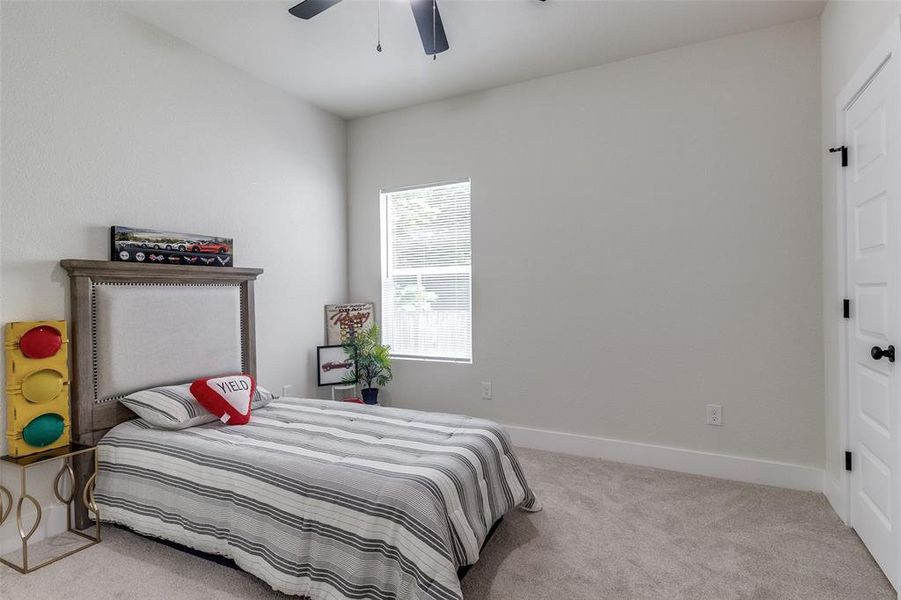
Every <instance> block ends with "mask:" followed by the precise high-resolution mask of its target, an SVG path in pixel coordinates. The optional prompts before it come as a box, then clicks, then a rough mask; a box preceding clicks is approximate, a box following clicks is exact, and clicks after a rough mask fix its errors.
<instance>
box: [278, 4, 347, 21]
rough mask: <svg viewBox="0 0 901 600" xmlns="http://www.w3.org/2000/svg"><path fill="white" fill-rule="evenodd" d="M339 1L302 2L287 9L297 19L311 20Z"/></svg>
mask: <svg viewBox="0 0 901 600" xmlns="http://www.w3.org/2000/svg"><path fill="white" fill-rule="evenodd" d="M339 2H341V0H303V2H301V3H300V4H298V5H296V6H293V7H291V8H289V9H288V12H289V13H291V14H292V15H294V16H295V17H297V18H298V19H312V18H313V17H315V16H316V15H318V14H319V13H321V12H322V11H324V10H325V9H326V8H331V7H333V6H334V5H336V4H338V3H339Z"/></svg>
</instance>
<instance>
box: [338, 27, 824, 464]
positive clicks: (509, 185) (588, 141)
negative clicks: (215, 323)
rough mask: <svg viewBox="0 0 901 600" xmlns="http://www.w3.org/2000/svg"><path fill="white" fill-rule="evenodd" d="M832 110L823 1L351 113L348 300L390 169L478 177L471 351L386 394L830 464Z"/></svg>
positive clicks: (370, 265) (393, 176) (369, 267)
mask: <svg viewBox="0 0 901 600" xmlns="http://www.w3.org/2000/svg"><path fill="white" fill-rule="evenodd" d="M819 133H820V132H819V45H818V22H817V21H816V20H809V21H804V22H798V23H793V24H789V25H785V26H780V27H775V28H771V29H765V30H760V31H756V32H751V33H747V34H742V35H737V36H733V37H728V38H723V39H720V40H715V41H712V42H708V43H704V44H698V45H693V46H688V47H684V48H679V49H676V50H670V51H666V52H660V53H657V54H653V55H649V56H645V57H641V58H636V59H631V60H628V61H623V62H619V63H615V64H610V65H606V66H601V67H597V68H591V69H584V70H580V71H574V72H570V73H566V74H562V75H558V76H553V77H547V78H543V79H538V80H534V81H531V82H527V83H523V84H517V85H511V86H507V87H503V88H497V89H494V90H490V91H487V92H483V93H477V94H472V95H467V96H461V97H458V98H454V99H451V100H447V101H442V102H435V103H430V104H425V105H420V106H416V107H412V108H408V109H404V110H399V111H395V112H391V113H386V114H382V115H376V116H373V117H369V118H364V119H359V120H355V121H351V123H350V125H349V136H348V144H349V160H348V169H349V173H350V185H349V194H350V195H349V218H350V237H349V240H350V291H351V296H352V297H353V299H355V300H370V299H372V300H378V298H379V289H380V281H379V278H380V270H379V221H378V206H379V199H378V193H379V189H380V188H392V187H396V186H404V185H412V184H422V183H428V182H433V181H446V180H451V179H457V178H463V177H471V178H472V205H473V269H474V279H473V294H474V296H473V302H474V317H473V318H474V341H473V345H474V347H473V352H474V363H473V364H472V365H459V364H446V363H421V362H410V361H403V362H401V361H398V364H397V367H396V378H395V382H393V383H392V384H391V386H390V387H389V388H388V390H387V391H388V396H389V397H390V399H391V401H392V402H393V403H394V404H396V405H399V406H407V407H417V408H426V409H434V410H443V411H454V412H463V413H469V414H474V415H479V416H485V417H490V418H495V419H498V420H501V421H503V422H505V423H509V424H518V425H525V426H530V427H535V428H541V429H548V430H555V431H565V432H573V433H582V434H588V435H596V436H604V437H611V438H618V439H625V440H632V441H639V442H648V443H653V444H662V445H667V446H675V447H681V448H691V449H697V450H706V451H713V452H721V453H727V454H734V455H738V456H745V457H755V458H762V459H771V460H775V461H784V462H789V463H796V464H801V465H807V466H814V467H821V466H822V464H823V434H822V432H823V401H822V379H823V372H822V352H821V348H822V336H821V316H820V315H821V311H820V285H821V281H820V260H821V259H820V248H821V238H820V202H819V197H820V171H819V169H820V160H819V157H820V150H821V149H820V147H819V137H820V135H819ZM480 381H492V382H493V384H494V396H495V397H494V399H493V400H491V401H483V400H480V399H479V393H480V386H479V382H480ZM707 403H717V404H722V405H723V406H724V421H725V425H724V426H723V427H710V426H707V425H706V424H705V405H706V404H707Z"/></svg>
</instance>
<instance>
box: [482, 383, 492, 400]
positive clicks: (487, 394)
mask: <svg viewBox="0 0 901 600" xmlns="http://www.w3.org/2000/svg"><path fill="white" fill-rule="evenodd" d="M482 400H491V382H490V381H483V382H482Z"/></svg>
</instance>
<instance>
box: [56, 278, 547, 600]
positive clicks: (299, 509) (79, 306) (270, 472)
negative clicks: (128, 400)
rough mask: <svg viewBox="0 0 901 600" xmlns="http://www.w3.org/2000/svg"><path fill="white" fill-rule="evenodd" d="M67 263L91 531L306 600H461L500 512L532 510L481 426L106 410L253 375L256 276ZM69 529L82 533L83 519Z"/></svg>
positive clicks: (503, 450) (518, 476)
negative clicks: (89, 470) (120, 534)
mask: <svg viewBox="0 0 901 600" xmlns="http://www.w3.org/2000/svg"><path fill="white" fill-rule="evenodd" d="M62 264H63V266H64V268H66V270H67V271H68V272H69V276H70V280H71V288H70V289H71V294H72V315H73V319H72V321H73V322H72V326H73V336H74V340H73V341H74V348H75V352H74V357H75V364H74V365H73V366H74V371H75V374H76V377H75V379H74V380H73V385H72V390H73V410H72V412H73V425H72V427H73V437H74V438H75V439H76V441H79V442H82V443H96V444H97V445H98V448H99V457H100V460H99V465H100V469H99V474H98V477H97V479H96V484H95V489H94V493H93V499H94V504H95V506H93V507H91V508H96V510H97V513H98V514H99V516H100V519H101V520H103V521H109V522H114V523H118V524H121V525H124V526H126V527H128V528H130V529H133V530H135V531H137V532H139V533H142V534H144V535H149V536H153V537H158V538H161V539H163V540H167V541H169V542H175V543H177V544H181V545H183V546H186V547H189V548H193V549H195V550H199V551H202V552H206V553H210V554H217V555H222V556H225V557H228V558H230V559H232V560H233V561H234V562H235V563H236V564H237V565H238V566H239V567H240V568H242V569H244V570H246V571H247V572H249V573H252V574H254V575H256V576H257V577H259V578H260V579H262V580H263V581H265V582H266V583H268V584H269V585H270V586H272V587H273V588H274V589H276V590H279V591H282V592H285V593H289V594H296V595H301V596H306V597H309V598H311V599H312V600H333V599H338V598H366V599H370V598H372V599H386V600H387V599H392V598H397V599H410V600H419V599H423V600H432V599H435V600H437V599H447V600H457V599H461V598H462V593H461V590H460V581H459V578H458V570H459V569H460V568H461V567H465V566H466V565H471V564H473V563H475V562H476V561H477V560H478V557H479V552H480V549H481V548H482V545H483V544H484V543H485V540H486V538H487V537H488V536H489V533H490V532H491V531H492V528H493V527H494V526H495V525H496V523H498V522H499V520H500V519H502V518H503V516H504V514H506V513H507V512H509V511H510V510H513V509H514V508H516V507H520V508H522V509H524V510H532V511H534V510H539V509H540V505H539V503H538V501H537V499H536V498H535V496H534V494H533V493H532V491H531V490H530V489H529V486H528V484H527V482H526V479H525V477H524V475H523V473H522V469H521V467H520V465H519V463H518V461H517V460H516V456H515V453H514V452H513V449H512V445H511V443H510V439H509V437H508V435H507V434H506V432H505V431H504V430H503V429H502V428H501V427H500V426H498V425H497V424H495V423H493V422H491V421H487V420H483V419H475V418H471V417H464V416H457V415H446V414H437V413H424V412H417V411H409V410H404V409H395V408H387V407H375V408H373V407H368V406H361V405H351V404H345V403H336V402H332V401H325V400H309V399H299V398H276V399H274V400H273V401H272V402H270V403H269V404H268V405H266V406H264V407H262V408H257V409H255V410H254V412H253V416H252V419H251V422H250V423H249V424H248V425H243V426H231V427H230V426H226V425H224V424H222V423H221V422H219V421H215V422H212V423H207V424H204V425H200V426H195V427H190V428H187V429H183V430H178V431H167V430H160V429H154V428H152V427H150V426H149V425H148V424H147V423H146V422H144V421H142V420H140V419H136V418H134V415H132V414H131V413H130V412H129V411H127V409H125V408H124V407H123V406H122V405H121V404H120V403H119V402H118V398H120V397H121V396H122V395H123V394H126V393H129V392H131V391H136V390H138V389H144V388H147V387H152V386H155V385H165V384H172V383H181V382H184V381H190V380H191V379H192V378H195V377H201V376H204V375H210V374H217V373H227V372H235V371H244V372H250V373H254V372H255V366H256V360H255V344H254V315H253V281H254V280H255V279H256V277H257V276H258V275H259V274H260V273H261V271H260V270H258V269H220V268H203V267H173V266H168V265H159V266H158V265H153V266H149V265H148V266H143V265H137V266H136V265H131V264H128V263H107V262H100V261H63V263H62ZM186 303H187V304H186ZM185 306H189V307H193V308H184V307H185ZM198 324H199V325H200V326H201V327H202V328H203V329H204V330H205V331H207V332H208V336H207V337H206V338H205V340H204V342H203V344H202V345H198V343H197V342H195V341H193V339H194V338H195V337H197V336H196V335H195V334H194V332H195V331H196V328H197V327H198ZM148 353H150V356H151V358H153V360H151V361H150V362H149V364H146V366H144V367H142V368H140V369H135V364H136V363H141V364H144V363H145V361H146V360H147V357H148ZM84 472H86V471H84ZM83 476H84V475H83V474H82V471H80V474H79V477H83ZM77 516H78V519H80V520H81V521H82V522H83V523H86V522H87V518H88V513H87V511H86V510H85V509H84V507H80V510H79V512H78V513H77Z"/></svg>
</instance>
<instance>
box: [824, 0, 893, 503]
mask: <svg viewBox="0 0 901 600" xmlns="http://www.w3.org/2000/svg"><path fill="white" fill-rule="evenodd" d="M899 13H901V2H898V1H893V2H829V4H827V5H826V8H825V9H824V10H823V14H822V15H821V17H820V52H821V59H820V60H821V68H822V76H821V80H820V83H821V90H822V91H821V98H822V113H821V118H822V123H821V128H822V138H823V148H826V147H827V146H833V145H841V143H843V140H839V139H838V137H837V134H836V131H835V102H836V97H837V96H838V94H839V92H840V91H841V89H842V88H843V87H844V86H845V84H846V83H847V82H848V80H849V79H850V78H851V76H852V75H853V74H854V72H855V70H856V69H857V68H858V66H859V65H860V63H861V62H862V61H863V60H864V57H865V56H866V55H867V53H868V52H870V50H872V49H873V47H874V45H875V43H876V42H877V41H878V40H879V39H880V37H881V36H882V34H883V33H885V31H886V30H887V29H888V28H889V27H890V26H891V25H892V23H893V22H895V23H897V19H898V14H899ZM820 156H821V159H822V178H823V183H822V187H823V306H824V310H823V329H824V332H825V333H824V343H825V357H824V360H825V363H824V365H825V399H826V408H825V417H826V474H827V476H826V486H825V487H826V493H827V496H828V497H829V499H830V500H831V501H832V503H833V505H834V506H835V508H836V510H837V511H838V513H839V514H840V515H842V516H843V518H846V513H845V501H846V499H845V498H844V490H843V485H844V483H843V477H844V452H845V450H846V447H845V441H844V440H843V439H842V433H841V428H840V425H841V416H842V415H841V412H842V410H841V406H842V405H841V402H842V400H841V395H840V384H839V381H840V380H839V378H840V373H841V366H840V364H839V355H838V353H839V333H840V331H841V328H842V320H841V298H842V291H843V289H844V287H843V286H842V285H841V282H840V281H839V252H838V243H837V240H836V238H837V233H836V231H837V220H836V216H837V206H838V200H837V198H836V193H835V192H836V187H835V186H836V166H835V165H836V163H835V156H833V155H829V154H827V153H826V152H825V151H823V152H822V153H821V155H820Z"/></svg>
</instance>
